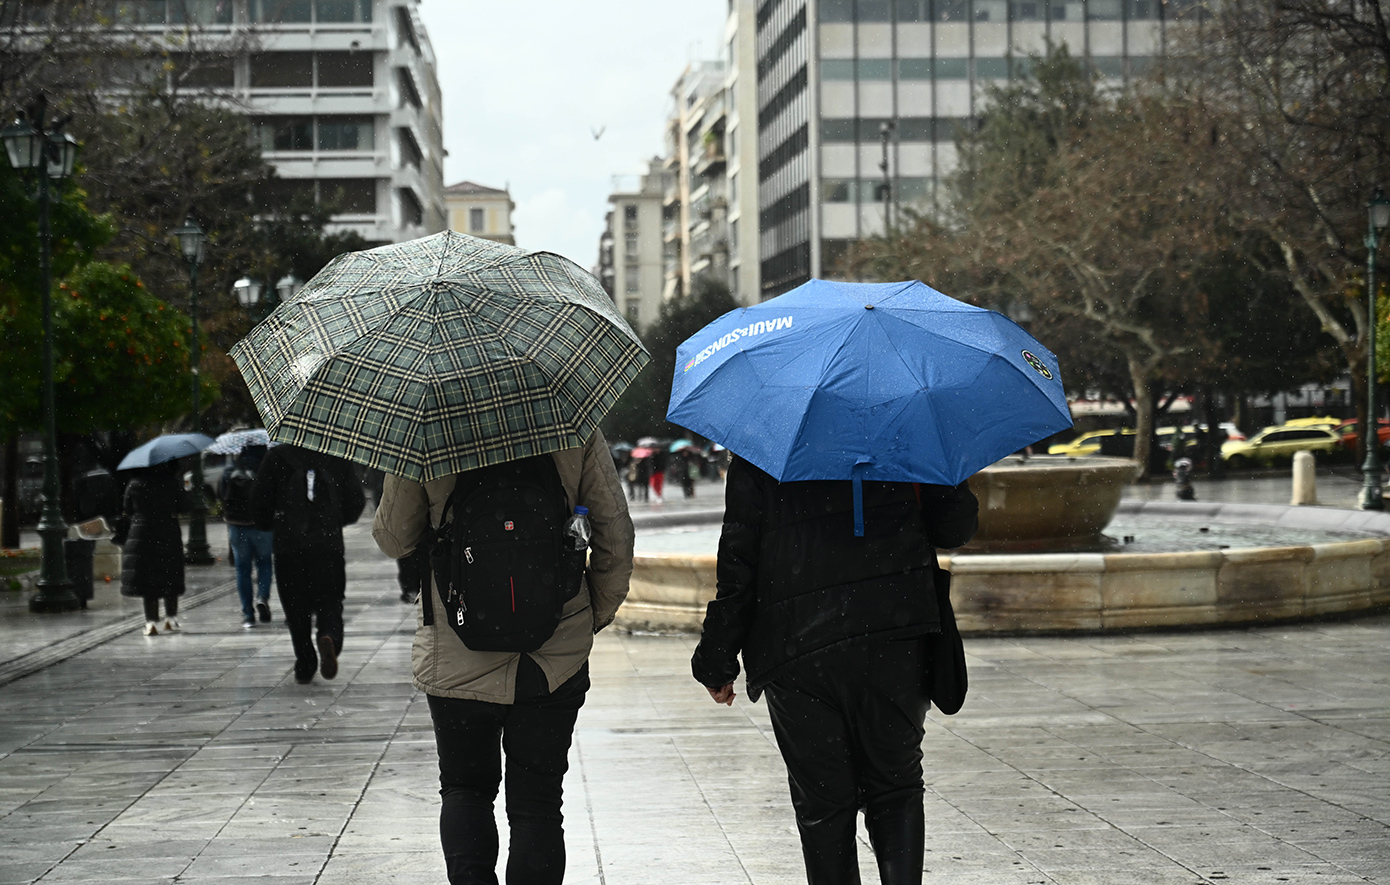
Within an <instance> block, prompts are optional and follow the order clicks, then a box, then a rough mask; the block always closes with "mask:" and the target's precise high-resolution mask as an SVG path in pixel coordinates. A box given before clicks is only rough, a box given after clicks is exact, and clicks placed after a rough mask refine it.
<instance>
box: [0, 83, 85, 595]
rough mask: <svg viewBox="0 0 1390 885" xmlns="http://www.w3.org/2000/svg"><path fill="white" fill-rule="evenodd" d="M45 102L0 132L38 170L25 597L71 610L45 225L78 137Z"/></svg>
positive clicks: (18, 161) (19, 159)
mask: <svg viewBox="0 0 1390 885" xmlns="http://www.w3.org/2000/svg"><path fill="white" fill-rule="evenodd" d="M47 113H48V103H47V101H46V100H45V99H44V98H43V96H40V97H39V99H38V100H37V101H35V102H34V104H33V105H31V106H30V108H29V109H28V111H27V114H26V116H27V118H28V119H27V120H26V119H20V120H16V121H15V122H14V123H13V124H12V125H10V126H8V127H6V128H5V130H4V132H3V133H0V138H3V139H4V142H5V151H6V153H8V154H9V159H10V165H11V166H12V167H14V168H15V169H17V170H19V171H21V172H27V171H30V170H37V171H36V174H37V177H38V180H39V268H40V274H41V276H42V278H43V283H42V285H43V492H42V498H43V509H42V510H41V511H40V513H39V525H38V530H39V540H40V545H41V559H40V563H39V578H38V581H37V582H35V587H36V588H37V591H36V592H35V593H34V595H33V596H32V597H30V598H29V610H30V611H33V612H59V611H72V610H73V609H76V608H78V607H79V606H80V605H81V602H80V600H78V598H77V594H76V593H74V592H73V586H72V581H71V580H69V578H68V568H67V560H66V558H65V556H64V553H63V542H64V541H66V540H67V536H68V527H67V524H66V523H65V522H64V521H63V511H62V508H61V506H60V505H59V501H60V498H59V491H60V486H59V482H58V443H57V440H58V430H57V420H56V418H55V407H54V392H53V292H52V286H53V280H52V268H51V267H50V259H49V256H50V252H51V249H52V245H53V244H52V239H53V234H52V231H51V230H50V229H49V220H48V208H49V201H50V199H51V193H50V190H49V180H50V179H52V180H53V181H55V182H58V183H59V184H61V183H62V181H63V179H65V178H67V177H68V176H69V175H71V174H72V167H73V163H74V162H75V161H76V159H77V141H76V140H75V139H73V137H72V136H71V135H67V134H65V133H62V132H61V131H60V130H61V129H62V123H58V124H55V125H53V126H50V127H48V128H47V129H46V128H45V127H46V126H47V124H46V122H45V120H44V117H45V116H46V115H47Z"/></svg>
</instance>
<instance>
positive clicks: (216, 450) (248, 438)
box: [208, 427, 275, 455]
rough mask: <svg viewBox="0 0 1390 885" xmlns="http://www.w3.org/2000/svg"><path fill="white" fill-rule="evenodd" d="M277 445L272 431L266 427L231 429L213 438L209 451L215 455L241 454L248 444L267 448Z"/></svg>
mask: <svg viewBox="0 0 1390 885" xmlns="http://www.w3.org/2000/svg"><path fill="white" fill-rule="evenodd" d="M273 445H275V443H274V442H273V441H272V440H271V438H270V433H269V432H268V431H267V430H266V429H265V428H264V427H254V428H252V429H250V430H230V431H228V432H226V433H224V434H222V435H220V436H218V437H217V439H215V440H213V443H212V445H210V446H208V451H209V452H212V453H213V454H214V455H239V454H241V450H242V449H244V448H246V447H247V446H266V447H267V448H268V447H270V446H273Z"/></svg>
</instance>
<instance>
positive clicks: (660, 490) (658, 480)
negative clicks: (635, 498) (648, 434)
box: [648, 446, 667, 504]
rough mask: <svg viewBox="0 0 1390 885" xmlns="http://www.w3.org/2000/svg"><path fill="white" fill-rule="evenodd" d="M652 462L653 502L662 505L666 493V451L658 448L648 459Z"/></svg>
mask: <svg viewBox="0 0 1390 885" xmlns="http://www.w3.org/2000/svg"><path fill="white" fill-rule="evenodd" d="M648 459H649V460H650V462H651V486H652V501H654V502H655V503H657V504H660V503H661V502H662V501H664V500H665V498H663V497H662V495H663V494H664V493H665V491H666V459H667V456H666V451H665V450H664V449H662V448H661V446H657V447H656V450H655V451H654V452H652V453H651V455H650V456H649V458H648Z"/></svg>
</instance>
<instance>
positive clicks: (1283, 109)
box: [1167, 0, 1390, 427]
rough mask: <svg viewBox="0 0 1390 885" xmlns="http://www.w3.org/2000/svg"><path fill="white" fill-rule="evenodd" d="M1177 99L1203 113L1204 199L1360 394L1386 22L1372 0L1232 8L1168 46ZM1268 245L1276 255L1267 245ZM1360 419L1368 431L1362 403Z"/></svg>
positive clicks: (1268, 1) (1387, 112) (1254, 3)
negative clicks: (1296, 305) (1219, 211)
mask: <svg viewBox="0 0 1390 885" xmlns="http://www.w3.org/2000/svg"><path fill="white" fill-rule="evenodd" d="M1173 49H1174V52H1175V53H1177V54H1179V55H1180V56H1181V58H1179V59H1177V62H1178V63H1177V64H1174V65H1172V66H1171V69H1170V70H1169V71H1168V74H1167V76H1168V78H1169V80H1170V82H1171V84H1172V86H1173V90H1172V92H1173V94H1174V95H1179V96H1184V97H1185V100H1186V101H1187V103H1188V104H1189V105H1190V106H1191V107H1192V108H1193V109H1194V110H1195V111H1196V112H1199V113H1201V114H1202V115H1203V116H1204V123H1203V125H1204V127H1205V128H1206V130H1207V131H1208V132H1209V133H1210V135H1209V139H1208V143H1209V145H1210V147H1209V149H1208V151H1207V152H1206V154H1205V156H1203V157H1202V171H1203V174H1204V176H1205V179H1206V182H1207V184H1206V189H1205V194H1204V199H1206V200H1209V201H1213V202H1219V203H1220V204H1221V205H1222V206H1223V208H1224V209H1225V211H1226V212H1228V213H1229V217H1230V219H1231V221H1232V223H1233V224H1234V225H1237V226H1239V227H1240V228H1242V229H1244V230H1248V231H1251V232H1256V233H1258V234H1260V235H1261V236H1260V239H1257V240H1253V242H1255V243H1256V244H1257V248H1254V249H1247V250H1244V251H1243V252H1242V257H1243V258H1244V259H1245V260H1247V261H1249V262H1250V263H1251V264H1252V265H1254V266H1256V267H1258V268H1260V269H1261V270H1262V271H1264V272H1266V273H1268V274H1270V275H1274V274H1278V275H1280V276H1281V277H1282V278H1283V279H1284V280H1286V284H1287V285H1288V286H1290V287H1291V288H1292V289H1293V291H1294V292H1296V293H1297V296H1298V298H1299V299H1300V300H1301V302H1302V304H1303V305H1304V307H1305V308H1306V310H1307V311H1309V312H1311V313H1312V316H1313V317H1314V319H1315V320H1316V321H1317V325H1318V327H1319V328H1320V329H1321V330H1322V331H1323V332H1325V333H1326V334H1327V335H1330V336H1331V338H1332V339H1333V341H1335V343H1336V346H1337V347H1338V348H1339V350H1340V353H1341V356H1342V360H1343V364H1344V367H1345V369H1346V371H1347V372H1348V373H1349V374H1350V376H1351V379H1352V381H1353V385H1354V387H1355V389H1356V390H1357V392H1358V394H1363V395H1364V383H1365V377H1366V356H1367V354H1366V342H1367V340H1368V336H1367V332H1368V330H1369V327H1370V322H1371V321H1372V320H1371V318H1370V317H1369V316H1368V312H1367V308H1366V292H1365V288H1364V279H1363V270H1364V266H1365V259H1366V253H1365V249H1364V247H1363V243H1362V237H1363V236H1364V234H1365V232H1366V216H1365V209H1364V207H1365V203H1366V200H1367V198H1368V197H1369V196H1370V194H1371V192H1372V190H1373V188H1374V187H1375V186H1376V185H1378V184H1382V183H1384V182H1385V181H1386V180H1387V179H1388V178H1390V23H1387V19H1386V16H1385V11H1384V7H1383V4H1381V3H1380V2H1378V0H1332V2H1323V0H1234V2H1230V3H1223V4H1220V5H1218V6H1214V7H1213V9H1212V18H1211V19H1210V21H1208V22H1206V23H1205V24H1204V25H1203V26H1202V27H1200V28H1193V29H1188V30H1186V31H1185V32H1184V35H1183V36H1182V37H1181V38H1180V39H1179V40H1177V41H1176V42H1175V43H1174V46H1173ZM1260 240H1263V241H1264V242H1267V243H1268V244H1272V246H1273V249H1266V248H1263V247H1262V246H1260V245H1259V243H1260ZM1358 400H1359V401H1360V405H1359V407H1358V413H1359V417H1360V420H1361V421H1362V426H1363V427H1364V426H1366V425H1365V420H1366V415H1365V405H1364V396H1359V397H1358Z"/></svg>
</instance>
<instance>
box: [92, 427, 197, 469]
mask: <svg viewBox="0 0 1390 885" xmlns="http://www.w3.org/2000/svg"><path fill="white" fill-rule="evenodd" d="M212 443H213V439H212V437H210V436H208V435H206V434H203V433H166V434H164V435H163V436H156V437H155V438H154V439H152V440H150V441H149V442H147V443H143V444H141V445H138V446H136V447H135V448H133V449H131V450H130V451H129V452H127V453H126V456H125V457H124V458H122V459H121V463H120V464H118V465H116V469H117V470H135V469H137V468H140V467H152V466H154V465H155V464H163V463H164V462H165V461H174V460H176V459H178V458H186V457H188V456H189V455H196V454H198V453H199V452H201V451H202V450H203V449H206V448H207V447H208V446H210V445H212Z"/></svg>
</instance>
